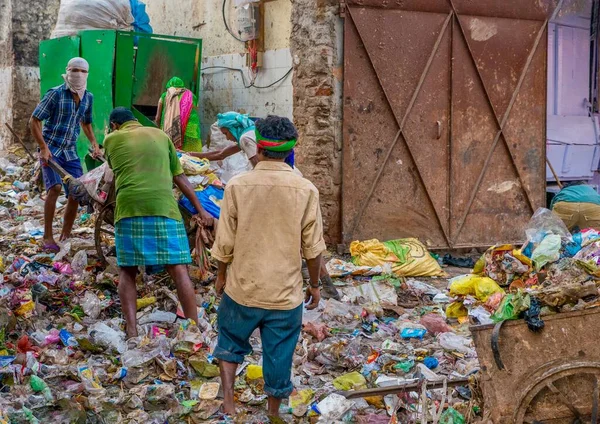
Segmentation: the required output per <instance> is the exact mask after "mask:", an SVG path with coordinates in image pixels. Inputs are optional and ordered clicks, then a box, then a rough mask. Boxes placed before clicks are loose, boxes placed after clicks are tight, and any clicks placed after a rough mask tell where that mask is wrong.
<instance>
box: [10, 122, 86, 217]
mask: <svg viewBox="0 0 600 424" xmlns="http://www.w3.org/2000/svg"><path fill="white" fill-rule="evenodd" d="M5 125H6V128H8V130H9V131H10V132H11V133H12V135H13V136H14V137H15V139H16V140H17V141H18V142H19V144H20V145H21V146H23V149H25V151H26V152H27V154H28V155H29V157H30V158H31V159H33V160H34V161H36V160H37V159H36V157H35V156H34V155H33V153H31V151H30V150H29V149H28V148H27V146H26V145H25V143H23V140H21V137H19V135H18V134H17V133H16V132H15V130H14V129H13V128H12V127H11V126H10V125H8V124H7V123H5ZM48 166H50V168H52V169H53V170H54V171H56V173H57V174H58V175H60V177H61V179H62V181H63V184H65V185H66V186H67V188H68V189H69V193H70V194H72V195H73V197H74V198H75V199H77V201H78V202H79V203H80V204H82V205H88V204H90V202H91V198H90V195H89V193H88V192H87V190H86V189H85V186H84V185H83V184H82V183H81V182H80V181H79V180H78V179H77V178H73V176H72V175H71V174H69V173H68V172H67V171H65V170H64V168H63V167H62V166H60V165H59V164H58V163H56V161H55V160H54V159H53V158H50V159H48Z"/></svg>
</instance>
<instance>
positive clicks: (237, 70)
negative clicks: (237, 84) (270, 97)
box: [201, 66, 294, 89]
mask: <svg viewBox="0 0 600 424" xmlns="http://www.w3.org/2000/svg"><path fill="white" fill-rule="evenodd" d="M208 69H227V70H229V71H235V72H239V73H240V74H241V75H242V84H243V85H244V88H252V87H254V88H258V89H265V88H271V87H273V86H274V85H277V84H279V83H280V82H281V81H283V80H285V79H286V78H287V77H288V76H289V75H290V74H291V73H292V71H293V70H294V68H293V67H292V68H290V69H289V70H288V71H287V72H286V73H285V74H284V75H283V76H282V77H281V78H279V79H278V80H277V81H274V82H272V83H271V84H269V85H265V86H260V85H256V84H254V81H251V82H250V84H249V85H246V76H245V75H244V71H243V70H242V69H240V68H231V67H229V66H207V67H205V68H202V69H201V71H205V70H208Z"/></svg>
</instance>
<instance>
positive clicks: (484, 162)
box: [342, 0, 562, 248]
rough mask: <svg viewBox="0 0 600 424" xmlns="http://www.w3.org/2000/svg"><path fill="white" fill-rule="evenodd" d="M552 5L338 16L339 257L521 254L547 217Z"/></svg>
mask: <svg viewBox="0 0 600 424" xmlns="http://www.w3.org/2000/svg"><path fill="white" fill-rule="evenodd" d="M557 3H558V4H557ZM561 3H562V0H561V1H560V2H552V1H550V0H536V1H523V0H503V1H498V0H477V1H474V0H348V1H347V2H346V6H345V9H344V10H345V18H346V20H345V30H344V31H345V35H344V43H345V47H344V129H343V131H344V141H343V206H342V212H343V218H342V220H343V241H344V242H345V243H348V242H350V241H352V240H355V239H365V238H374V237H377V238H379V239H385V240H387V239H394V238H399V237H407V236H415V237H419V238H420V239H421V240H422V241H424V242H426V244H427V245H428V246H429V247H431V248H460V247H473V246H487V245H492V244H495V243H498V242H508V243H510V242H513V243H516V242H519V241H521V240H522V238H523V236H524V234H523V226H524V224H525V223H526V222H527V221H528V220H529V218H530V216H531V214H532V212H533V211H534V210H535V209H536V208H538V207H540V206H543V205H544V203H545V155H546V151H545V146H546V56H547V25H548V21H549V19H550V17H551V15H552V14H553V13H554V14H556V13H557V11H558V10H559V9H560V7H561Z"/></svg>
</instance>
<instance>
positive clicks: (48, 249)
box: [42, 243, 60, 253]
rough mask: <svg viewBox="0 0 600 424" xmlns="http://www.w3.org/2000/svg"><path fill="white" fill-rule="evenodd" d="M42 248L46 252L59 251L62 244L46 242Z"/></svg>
mask: <svg viewBox="0 0 600 424" xmlns="http://www.w3.org/2000/svg"><path fill="white" fill-rule="evenodd" d="M42 250H43V251H44V253H58V252H60V246H59V245H58V244H56V243H44V245H43V246H42Z"/></svg>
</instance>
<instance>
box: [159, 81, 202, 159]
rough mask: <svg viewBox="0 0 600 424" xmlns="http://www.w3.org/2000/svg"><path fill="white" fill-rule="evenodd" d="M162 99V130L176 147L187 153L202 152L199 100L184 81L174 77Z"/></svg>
mask: <svg viewBox="0 0 600 424" xmlns="http://www.w3.org/2000/svg"><path fill="white" fill-rule="evenodd" d="M166 88H167V91H166V92H164V93H163V94H162V96H161V98H160V101H161V103H162V105H163V109H162V116H161V128H163V130H165V132H167V134H169V136H170V137H171V139H172V140H173V143H174V144H175V147H177V148H178V149H181V150H183V151H186V152H200V151H202V139H201V137H200V117H199V115H198V110H197V107H198V99H197V98H196V96H195V95H194V94H193V93H192V92H191V91H190V90H188V89H186V88H185V84H184V83H183V80H182V79H181V78H178V77H173V78H171V79H170V80H169V82H168V83H167V86H166Z"/></svg>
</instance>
